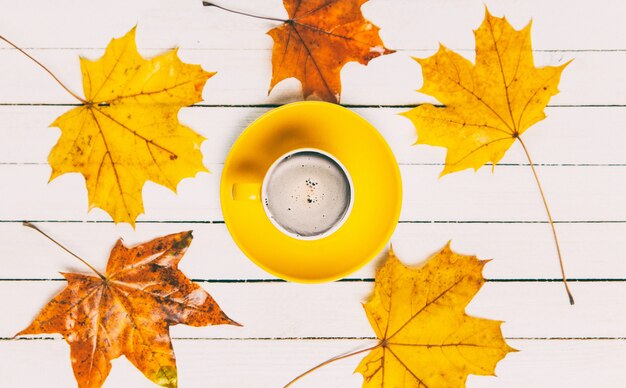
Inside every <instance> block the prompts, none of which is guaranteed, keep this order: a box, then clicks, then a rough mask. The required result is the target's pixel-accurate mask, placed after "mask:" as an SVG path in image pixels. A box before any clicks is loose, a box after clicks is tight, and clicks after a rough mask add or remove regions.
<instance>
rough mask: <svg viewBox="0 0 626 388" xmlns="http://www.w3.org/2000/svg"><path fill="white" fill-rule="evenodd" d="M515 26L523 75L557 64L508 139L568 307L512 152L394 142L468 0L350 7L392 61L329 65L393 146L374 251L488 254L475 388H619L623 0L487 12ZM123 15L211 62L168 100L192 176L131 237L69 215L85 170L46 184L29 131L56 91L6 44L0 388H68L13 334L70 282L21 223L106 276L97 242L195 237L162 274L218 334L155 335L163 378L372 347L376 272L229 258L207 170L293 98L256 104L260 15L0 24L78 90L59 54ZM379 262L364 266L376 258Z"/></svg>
mask: <svg viewBox="0 0 626 388" xmlns="http://www.w3.org/2000/svg"><path fill="white" fill-rule="evenodd" d="M486 3H487V6H488V7H489V9H490V11H491V12H492V13H493V14H495V15H497V16H502V15H506V16H507V18H508V19H509V20H510V21H511V22H512V23H513V25H514V26H516V27H517V28H521V27H522V26H523V25H525V24H526V23H527V22H528V21H529V20H530V19H531V18H533V30H532V37H533V44H534V48H535V49H536V54H535V55H536V62H537V63H538V64H539V65H542V64H543V65H548V64H550V65H556V64H560V63H563V62H564V61H566V60H568V59H570V58H574V59H575V60H574V62H573V63H572V64H571V65H570V66H569V67H568V68H567V69H566V70H565V72H564V73H563V77H562V82H561V85H560V90H561V93H560V94H559V95H557V96H556V97H554V98H553V99H552V101H551V102H550V106H549V107H548V108H547V109H546V112H547V115H548V118H547V119H546V120H544V121H542V122H540V123H538V124H537V125H535V126H534V127H533V128H531V129H530V130H529V131H528V132H527V133H526V134H525V135H524V136H525V139H526V144H527V146H528V147H529V150H530V152H531V153H532V155H533V156H534V159H535V161H536V162H537V163H538V164H539V165H540V166H539V167H538V173H539V174H540V178H541V179H542V181H543V184H544V189H545V191H546V195H547V196H548V200H549V202H550V204H551V207H552V211H553V215H554V216H555V218H556V219H557V220H558V225H557V228H558V229H557V230H558V232H559V234H560V238H561V244H562V249H563V254H564V258H565V261H566V263H565V264H566V269H567V273H568V275H569V277H570V278H572V280H571V287H572V291H573V293H574V296H575V297H576V305H575V306H573V307H570V306H569V304H568V303H567V299H566V296H565V293H564V290H563V286H562V284H561V283H560V282H559V281H558V279H559V276H560V272H559V268H558V264H557V259H556V252H555V248H554V244H553V241H552V236H551V234H550V229H549V225H548V224H547V223H546V215H545V212H544V209H543V206H542V203H541V199H540V197H539V194H538V192H537V188H536V186H535V183H534V181H533V177H532V174H531V170H530V168H529V167H528V165H527V163H526V162H525V158H524V155H523V152H522V150H521V148H520V147H519V145H518V144H516V145H514V146H513V148H512V149H511V150H510V151H509V153H508V154H507V155H506V156H505V158H504V159H503V160H502V162H501V164H500V165H498V166H497V167H496V169H495V173H493V174H492V172H491V168H490V167H485V168H483V169H481V170H480V171H479V172H478V173H474V172H471V171H466V172H461V173H456V174H452V175H449V176H446V177H444V178H442V179H438V174H439V172H440V170H441V169H442V166H441V163H442V161H443V159H444V150H443V149H438V148H432V147H425V146H419V147H412V146H411V144H412V143H413V141H414V140H415V139H414V136H415V135H414V130H413V128H412V126H411V123H410V122H409V121H408V120H407V119H405V118H403V117H400V116H398V115H397V113H398V112H401V111H404V110H407V109H408V107H409V106H412V105H416V104H418V103H422V102H433V100H432V99H431V98H430V97H428V96H424V95H420V94H419V93H416V92H414V90H415V89H417V88H419V86H420V85H421V70H420V68H419V66H418V65H417V64H416V63H415V62H414V61H413V60H412V59H410V56H418V57H425V56H428V55H430V54H431V53H433V52H434V50H435V49H436V48H437V44H438V42H443V43H444V44H445V45H446V46H448V47H450V48H452V49H455V50H459V51H461V52H462V53H463V55H465V56H467V57H468V58H473V48H474V41H473V34H472V29H475V28H477V27H478V25H479V24H480V22H481V21H482V18H483V15H484V7H483V1H482V0H475V1H474V0H472V1H467V0H463V1H459V0H448V1H434V0H429V1H425V0H424V1H417V0H372V1H370V2H369V3H367V4H366V5H365V6H364V7H363V11H364V14H365V16H366V17H367V18H369V19H370V20H372V21H373V22H374V23H376V24H377V25H379V26H380V27H381V28H382V30H381V36H382V38H383V40H384V42H385V43H386V45H387V46H388V47H390V48H394V49H397V50H398V52H397V53H396V54H394V55H390V56H386V57H382V58H378V59H375V60H373V61H372V62H371V63H370V65H369V66H368V67H364V66H361V65H358V64H355V63H351V64H348V65H347V66H346V67H345V68H344V69H343V72H342V81H343V96H342V97H343V98H342V103H343V104H344V105H347V106H348V107H349V108H351V109H353V110H354V111H355V112H357V113H359V114H361V115H362V116H364V117H365V118H367V119H368V120H370V121H371V122H372V123H373V124H374V125H375V126H376V127H377V128H378V129H379V130H380V131H381V133H382V134H383V135H384V136H385V138H386V139H387V141H388V142H389V144H390V146H391V147H392V149H393V150H394V152H395V154H396V157H397V159H398V162H399V163H400V164H401V166H400V167H401V171H402V175H403V180H404V204H403V210H402V215H401V221H400V224H399V225H398V228H397V230H396V233H395V235H394V236H393V239H392V242H393V245H394V249H395V251H396V253H397V254H398V256H400V257H401V258H402V259H403V260H404V261H405V262H409V263H419V262H420V261H422V260H424V259H425V258H426V257H427V256H428V255H429V254H431V253H433V252H434V251H436V250H438V249H439V248H441V247H442V246H443V245H444V244H445V242H447V241H448V240H450V239H451V240H452V241H453V243H452V246H453V249H455V250H456V251H459V252H461V253H466V254H476V255H478V256H479V257H481V258H494V260H493V261H492V262H491V263H490V264H489V265H488V266H487V267H486V270H485V276H486V277H487V278H489V279H490V281H489V282H488V283H487V284H486V285H485V286H484V288H483V290H482V291H481V292H480V293H479V294H478V295H477V297H476V298H475V300H474V301H473V302H472V303H471V304H470V306H469V309H468V311H469V312H470V313H471V314H475V315H480V316H484V317H488V318H493V319H501V320H504V321H506V323H505V324H504V325H503V332H504V335H505V336H506V337H507V338H508V341H509V343H510V344H511V345H512V346H514V347H515V348H518V349H520V350H521V352H519V353H514V354H510V355H509V356H507V357H506V359H505V360H504V361H502V362H501V363H500V364H499V365H498V368H497V374H498V376H499V377H498V378H493V377H475V376H472V377H470V378H469V381H468V385H469V386H472V387H490V386H501V387H528V386H533V387H557V386H562V387H566V386H567V387H589V386H596V387H621V386H624V385H625V384H626V341H625V338H624V337H626V251H625V249H624V245H623V241H624V236H626V204H625V199H626V131H624V127H625V126H626V88H625V87H624V86H625V85H626V82H625V81H626V71H625V70H624V69H626V23H624V17H626V8H625V7H624V6H623V5H622V4H623V3H622V2H621V1H617V0H615V1H609V0H604V1H597V2H590V1H582V0H576V1H572V0H567V1H566V0H554V1H545V0H528V1H516V0H507V1H495V0H494V1H489V0H487V1H486ZM221 4H223V5H226V6H230V7H234V8H237V9H241V10H244V11H249V12H253V13H258V14H263V15H269V16H275V17H276V16H277V17H284V16H286V15H285V11H284V10H283V8H282V4H281V2H280V0H257V1H253V0H249V1H235V0H222V2H221ZM136 23H137V24H138V26H139V28H138V33H137V38H138V47H139V48H140V52H141V53H142V54H143V55H146V56H149V55H153V54H155V53H159V52H162V51H163V50H165V49H168V48H171V47H173V46H180V48H181V49H180V56H181V57H182V59H183V60H184V61H186V62H190V63H200V64H202V66H203V67H204V68H205V69H206V70H208V71H217V72H218V74H217V75H216V76H215V77H213V78H211V79H210V80H209V81H208V83H207V86H206V88H205V90H204V99H205V101H204V102H203V103H201V104H198V106H196V107H193V108H186V109H183V110H182V111H181V113H180V119H181V121H182V122H184V123H186V124H188V125H189V126H191V127H192V128H194V129H195V130H196V131H198V132H199V133H201V134H202V135H204V136H205V137H207V138H208V140H207V141H206V142H205V143H204V145H203V152H204V155H205V159H204V161H205V164H206V165H207V167H209V169H210V170H211V171H212V172H213V173H212V174H200V175H199V176H198V177H197V178H196V179H187V180H185V181H183V182H182V183H181V185H180V186H179V188H180V190H179V194H178V195H175V194H173V193H172V192H170V191H168V190H167V189H164V188H162V187H160V186H157V185H155V184H151V183H149V184H147V185H146V187H145V189H144V198H145V208H146V214H145V215H142V216H141V217H140V218H139V223H138V225H137V229H136V230H132V229H131V228H130V227H129V226H128V225H126V224H122V225H118V226H116V225H114V224H113V223H112V222H111V221H110V219H109V217H108V215H106V214H105V213H104V212H102V211H100V210H98V209H96V210H94V211H92V212H90V213H87V194H86V191H85V187H84V181H83V178H82V177H81V176H79V175H77V174H72V175H65V176H62V177H61V178H59V179H57V180H55V181H54V182H52V183H51V184H48V183H47V181H48V177H49V174H50V168H49V166H48V165H47V163H46V159H47V156H48V152H49V150H50V149H51V147H52V146H53V144H54V143H55V142H56V140H57V138H58V136H59V133H60V132H59V130H58V129H56V128H48V125H49V124H50V123H51V122H52V121H53V120H54V119H55V118H56V117H57V116H58V115H60V114H61V113H63V112H65V111H66V110H68V109H70V108H71V107H70V105H72V104H74V102H75V101H74V100H73V99H72V98H71V97H70V96H69V95H68V94H67V93H66V92H65V91H63V90H62V89H61V88H59V87H58V85H56V84H55V83H54V82H53V80H52V79H51V78H50V77H49V76H48V75H47V74H45V73H44V72H43V71H41V70H40V69H39V68H37V67H36V66H35V65H34V64H32V63H31V62H29V61H28V60H26V58H24V57H23V56H22V55H21V54H19V53H18V52H17V51H16V50H13V49H10V48H8V46H6V45H4V44H2V45H0V69H1V71H0V187H1V190H0V244H1V246H2V254H1V255H0V260H1V263H0V278H1V279H0V337H1V338H0V360H2V361H1V362H0V376H2V377H1V378H0V386H6V387H39V386H42V387H43V386H46V387H57V386H58V387H66V386H73V385H74V384H75V383H74V378H73V375H72V370H71V367H70V360H69V348H68V346H67V345H66V344H65V342H64V341H63V340H62V339H61V338H60V337H59V336H41V337H38V338H35V339H28V340H22V339H20V340H14V339H12V338H11V337H12V336H13V335H14V334H15V333H16V332H17V331H19V330H20V329H22V328H24V327H25V326H26V325H27V324H28V323H30V321H31V320H32V318H33V317H34V316H35V314H36V313H37V312H38V311H39V309H40V308H41V307H42V306H43V305H44V304H45V303H46V302H47V300H48V299H49V298H50V297H52V296H53V295H55V294H56V293H57V292H58V291H59V290H61V289H62V288H63V287H64V285H65V283H64V281H62V280H61V276H60V275H59V273H58V272H59V271H84V270H85V269H84V268H83V267H82V266H81V265H80V263H78V262H77V261H75V260H74V259H73V258H72V257H70V256H68V255H67V254H66V253H64V252H63V251H61V250H60V249H58V248H57V247H55V246H53V245H52V244H50V243H49V242H48V241H46V240H45V239H44V238H42V237H41V236H39V235H37V234H36V233H35V232H33V231H32V230H30V229H27V228H24V227H23V226H21V221H22V220H32V221H36V222H37V223H38V225H39V226H40V227H41V228H43V229H44V230H46V231H47V232H49V233H51V234H53V235H54V236H56V237H57V238H58V239H59V240H60V241H61V242H63V243H64V244H65V245H66V246H67V247H69V248H70V249H72V250H74V251H75V252H77V253H78V254H79V255H81V256H82V257H85V258H87V259H88V260H89V261H90V262H91V263H93V264H94V265H95V266H97V267H99V268H104V265H105V263H106V259H107V257H108V252H109V249H110V248H111V247H112V244H113V243H114V241H115V240H116V238H118V237H120V236H122V237H123V238H124V239H125V241H126V243H127V244H133V243H138V242H142V241H146V240H149V239H151V238H153V237H157V236H160V235H163V234H166V233H171V232H177V231H182V230H188V229H193V230H194V236H195V238H194V241H193V243H192V245H191V248H190V250H189V251H188V253H187V255H186V257H185V258H184V259H183V261H182V263H181V267H182V269H183V271H184V272H185V273H186V274H187V275H188V276H189V277H190V278H193V279H195V280H196V281H198V282H199V284H201V285H202V286H203V287H205V288H206V289H207V290H208V291H209V292H210V293H211V294H212V295H213V296H214V297H215V298H216V299H217V300H218V302H219V303H220V305H221V306H222V307H223V308H224V310H225V311H226V312H227V313H228V314H229V316H231V317H232V318H233V319H235V320H237V321H238V322H241V323H242V324H244V325H245V327H243V328H237V327H206V328H191V327H185V326H177V327H173V328H172V330H171V331H172V336H173V337H174V338H175V339H174V348H175V351H176V356H177V359H178V368H179V376H180V386H181V387H205V386H213V387H272V386H275V387H277V386H281V385H284V384H285V383H286V382H287V381H289V380H290V379H291V378H293V377H295V376H296V375H298V374H299V373H301V372H302V371H304V370H306V369H308V368H309V367H311V366H313V365H315V364H317V363H319V362H321V361H323V360H325V359H327V358H330V357H332V356H334V355H337V354H341V353H343V352H347V351H350V350H356V349H359V348H362V347H366V346H368V345H370V344H371V343H372V342H373V339H372V338H373V331H372V330H371V328H370V327H369V325H368V322H367V319H366V317H365V315H364V313H363V311H362V307H361V304H360V302H361V301H362V300H364V298H365V297H366V296H367V295H369V293H370V291H371V289H372V277H373V269H374V267H375V265H376V263H377V262H378V261H375V262H374V263H372V264H371V265H368V266H367V267H365V268H364V269H362V270H360V271H358V272H357V273H354V274H353V275H351V276H350V277H349V279H346V281H339V282H334V283H327V284H321V285H300V284H292V283H285V282H280V281H277V280H276V279H274V278H273V277H272V276H270V275H268V274H267V273H265V272H263V271H262V270H261V269H259V268H257V267H256V266H255V265H254V264H252V263H251V262H250V261H248V259H246V257H245V256H244V255H243V254H242V253H241V252H240V251H239V250H238V248H237V246H236V245H235V244H234V242H233V241H232V240H231V238H230V236H229V234H228V232H227V230H226V226H225V225H224V223H223V218H222V214H221V211H220V207H219V199H218V188H219V178H220V171H221V168H222V163H223V161H224V159H225V156H226V154H227V152H228V150H229V148H230V146H231V145H232V143H233V142H234V141H235V139H236V138H237V136H238V135H239V134H240V133H241V131H242V130H243V129H244V128H246V126H247V125H248V124H249V123H250V122H251V121H253V120H254V119H255V118H257V117H258V116H259V115H261V114H262V113H264V112H266V111H268V110H269V109H271V108H273V107H275V106H277V105H280V104H283V103H287V102H291V101H296V100H298V99H300V89H299V88H300V86H299V83H298V82H297V81H295V80H290V81H286V82H283V83H281V84H280V85H279V86H278V87H277V88H276V89H275V90H274V92H273V93H272V94H271V95H270V96H267V89H268V85H269V81H270V74H271V69H270V54H271V46H272V40H271V38H270V37H269V36H267V35H265V31H266V30H268V29H269V28H271V27H272V26H273V25H274V24H273V23H272V22H266V21H262V20H256V19H250V18H245V17H242V16H237V15H233V14H228V13H225V12H222V11H220V10H218V9H214V8H211V9H204V8H203V7H202V5H201V1H200V0H193V1H191V0H188V1H177V2H174V1H169V0H141V1H139V0H135V1H126V0H109V1H98V2H96V1H78V0H59V1H54V2H53V1H28V2H27V1H15V0H10V1H9V0H0V34H3V35H5V36H6V37H8V38H9V39H12V40H13V41H14V42H15V43H17V44H18V45H20V46H21V47H24V48H27V49H28V51H29V52H30V53H31V54H32V55H34V56H35V57H36V58H38V59H40V60H41V61H42V62H44V63H45V64H46V65H47V66H49V68H50V69H51V70H52V71H53V72H54V73H56V74H57V75H58V76H59V78H61V79H62V80H63V81H64V82H65V83H67V84H68V85H69V86H70V87H71V89H73V90H74V91H77V92H79V93H80V92H81V78H80V71H79V67H78V56H79V55H82V56H86V57H90V58H96V57H99V56H100V55H101V54H102V53H103V48H104V47H105V46H106V44H107V43H108V41H109V39H111V38H112V37H119V36H122V35H123V34H124V33H125V32H127V31H128V30H129V29H130V28H131V27H132V26H133V25H135V24H136ZM381 257H382V256H381ZM358 362H359V358H358V357H356V358H351V359H346V360H343V361H340V362H337V363H335V364H333V365H330V366H328V367H326V368H323V369H321V370H320V371H319V372H316V373H314V374H312V375H310V376H308V377H307V378H305V379H303V380H302V382H301V383H300V384H299V386H300V387H320V386H324V387H327V386H332V387H357V386H360V384H361V381H362V380H361V377H360V375H353V374H352V371H353V370H354V368H355V366H356V365H357V363H358ZM106 386H108V387H130V386H132V387H150V386H152V384H151V383H150V382H149V381H148V380H146V379H145V378H144V377H143V376H142V375H141V374H140V372H139V371H137V370H136V369H134V367H132V366H131V364H130V363H129V362H128V361H126V360H125V359H118V360H116V361H114V362H113V370H112V373H111V375H110V376H109V378H108V380H107V384H106Z"/></svg>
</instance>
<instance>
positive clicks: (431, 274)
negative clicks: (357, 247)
mask: <svg viewBox="0 0 626 388" xmlns="http://www.w3.org/2000/svg"><path fill="white" fill-rule="evenodd" d="M485 263H486V261H480V260H478V259H476V257H475V256H463V255H459V254H456V253H454V252H452V251H451V250H450V247H449V245H448V246H446V247H445V248H443V250H441V251H440V252H439V253H437V254H435V255H433V256H432V257H431V258H430V259H429V260H428V261H427V262H426V264H425V265H424V266H422V267H421V268H417V269H411V268H408V267H406V266H405V265H403V264H402V263H401V262H400V261H399V260H398V258H397V257H396V256H395V255H394V254H393V252H390V253H389V257H388V258H387V261H386V262H385V264H384V265H383V267H381V268H380V269H379V270H378V271H377V273H376V279H375V286H374V293H373V295H372V296H371V298H370V300H369V301H368V302H367V303H366V304H364V308H365V312H366V314H367V317H368V319H369V321H370V324H371V325H372V327H373V329H374V331H375V332H376V336H377V337H378V338H379V340H380V342H379V344H378V346H376V347H374V348H373V349H372V351H371V352H370V353H369V354H368V355H367V356H366V357H365V358H364V359H363V360H362V361H361V363H360V364H359V366H358V367H357V369H356V371H357V372H359V373H361V374H362V375H363V377H364V383H363V386H364V387H407V388H408V387H416V388H417V387H464V386H465V381H466V379H467V376H468V375H469V374H475V375H494V372H495V367H496V364H497V363H498V362H499V361H500V360H501V359H502V358H504V357H505V356H506V354H507V353H509V352H512V351H515V350H514V349H513V348H511V347H509V346H508V345H507V344H506V342H505V341H504V338H503V337H502V333H501V331H500V325H501V323H502V322H500V321H494V320H489V319H482V318H475V317H471V316H469V315H467V314H466V313H465V307H466V306H467V304H468V303H469V302H470V301H471V300H472V298H473V297H474V295H475V294H476V293H477V292H478V290H479V289H480V288H481V287H482V285H483V283H484V282H485V280H484V279H483V277H482V269H483V266H484V265H485Z"/></svg>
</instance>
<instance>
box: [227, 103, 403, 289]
mask: <svg viewBox="0 0 626 388" xmlns="http://www.w3.org/2000/svg"><path fill="white" fill-rule="evenodd" d="M298 148H317V149H320V150H322V151H326V152H328V153H329V154H331V155H333V156H335V157H336V158H337V159H338V160H339V161H340V162H341V163H342V164H343V165H344V166H345V168H346V169H347V170H348V172H349V174H350V176H351V177H352V181H353V184H354V204H353V208H352V211H351V212H350V214H349V216H348V218H347V220H346V221H345V223H344V224H343V225H342V226H341V227H340V228H339V229H338V230H337V231H336V232H334V233H333V234H331V235H329V236H326V237H324V238H321V239H317V240H298V239H296V238H293V237H290V236H287V235H285V234H283V233H282V232H281V231H280V230H278V229H277V228H276V227H275V226H274V225H273V224H272V222H271V221H270V220H269V218H268V217H267V216H266V213H265V211H264V209H263V205H262V203H261V200H254V201H253V200H250V201H241V200H238V201H236V200H234V199H233V197H232V187H233V185H234V184H235V183H246V182H258V183H261V182H262V181H263V178H264V176H265V173H266V172H267V170H268V169H269V168H270V166H271V165H272V163H273V162H274V161H275V160H276V159H277V158H279V157H280V156H281V155H284V154H285V153H287V152H289V151H291V150H294V149H298ZM220 199H221V204H222V212H223V214H224V220H225V222H226V226H227V227H228V230H229V231H230V234H231V235H232V237H233V239H234V240H235V242H236V243H237V245H238V246H239V248H241V250H242V251H243V252H244V253H245V254H246V255H247V256H248V257H249V258H250V259H251V260H252V261H253V262H254V263H256V264H257V265H258V266H260V267H261V268H263V269H265V270H266V271H267V272H270V273H272V274H274V275H276V276H278V277H281V278H283V279H286V280H291V281H296V282H302V283H318V282H325V281H331V280H336V279H339V278H342V277H344V276H346V275H348V274H350V273H352V272H354V271H355V270H357V269H358V268H360V267H362V266H363V265H365V264H366V263H367V262H369V261H370V260H371V259H373V258H374V257H375V256H376V255H377V254H378V253H379V252H380V251H381V250H382V249H383V248H384V247H385V245H386V244H387V242H388V241H389V238H391V234H392V233H393V231H394V229H395V227H396V224H397V222H398V218H399V216H400V208H401V205H402V181H401V178H400V171H399V169H398V164H397V163H396V160H395V158H394V156H393V153H392V152H391V149H390V148H389V146H388V145H387V143H386V142H385V140H384V139H383V137H382V136H381V135H380V134H379V133H378V131H377V130H376V129H375V128H374V127H373V126H372V125H371V124H369V123H368V122H367V121H366V120H365V119H363V118H361V117H360V116H359V115H357V114H356V113H353V112H352V111H350V110H348V109H346V108H343V107H341V106H339V105H335V104H329V103H325V102H312V101H308V102H297V103H293V104H288V105H284V106H281V107H280V108H277V109H273V110H272V111H270V112H267V113H266V114H264V115H263V116H261V117H259V118H258V119H257V120H256V121H254V122H253V123H252V124H251V125H250V126H249V127H248V128H247V129H246V130H245V131H244V132H243V133H242V134H241V136H240V137H239V139H237V141H236V142H235V144H234V145H233V147H232V149H231V150H230V153H229V154H228V157H227V158H226V162H225V164H224V170H223V172H222V180H221V187H220Z"/></svg>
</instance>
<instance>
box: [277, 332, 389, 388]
mask: <svg viewBox="0 0 626 388" xmlns="http://www.w3.org/2000/svg"><path fill="white" fill-rule="evenodd" d="M379 346H381V343H378V344H376V345H375V346H371V347H369V348H365V349H361V350H357V351H356V352H352V353H348V354H344V355H342V356H337V357H333V358H330V359H328V360H326V361H324V362H322V363H320V364H318V365H316V366H314V367H313V368H311V369H309V370H308V371H306V372H304V373H302V374H301V375H299V376H298V377H296V378H295V379H293V380H291V381H290V382H288V383H287V385H285V386H284V388H288V387H290V386H291V385H292V384H293V383H295V382H296V381H298V380H300V379H301V378H303V377H304V376H306V375H308V374H309V373H311V372H314V371H316V370H318V369H319V368H321V367H323V366H326V365H328V364H330V363H332V362H335V361H339V360H343V359H344V358H348V357H352V356H356V355H357V354H361V353H365V352H369V351H370V350H373V349H376V348H377V347H379Z"/></svg>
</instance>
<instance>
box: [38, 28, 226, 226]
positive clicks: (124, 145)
mask: <svg viewBox="0 0 626 388" xmlns="http://www.w3.org/2000/svg"><path fill="white" fill-rule="evenodd" d="M80 64H81V70H82V75H83V89H84V93H85V99H82V98H80V97H77V98H79V99H80V100H81V101H82V102H83V104H82V105H81V106H79V107H77V108H74V109H72V110H70V111H69V112H66V113H65V114H63V115H61V116H60V117H59V118H57V119H56V120H55V121H54V123H52V125H51V126H54V127H59V128H60V129H61V137H60V138H59V141H58V142H57V144H56V145H55V146H54V148H53V149H52V151H51V152H50V155H49V157H48V162H49V163H50V166H51V167H52V175H51V177H50V180H53V179H54V178H56V177H58V176H59V175H62V174H65V173H68V172H78V173H81V174H82V175H83V176H84V177H85V182H86V185H87V192H88V197H89V209H92V208H94V207H99V208H101V209H103V210H105V211H106V212H108V213H109V214H110V215H111V217H112V218H113V220H114V221H115V222H116V223H117V222H128V223H130V224H132V225H134V223H135V220H136V218H137V216H138V215H139V214H141V213H143V210H144V209H143V200H142V189H143V186H144V184H145V182H146V181H148V180H150V181H153V182H156V183H158V184H160V185H163V186H165V187H168V188H170V189H171V190H173V191H176V186H177V185H178V182H180V180H181V179H183V178H187V177H192V176H195V175H196V173H198V172H201V171H207V172H208V170H207V169H206V167H204V165H203V164H202V153H201V151H200V145H201V144H202V142H203V141H204V140H205V139H204V137H202V136H200V135H199V134H197V133H195V132H194V131H192V130H191V129H190V128H188V127H186V126H184V125H182V124H181V123H180V122H179V121H178V117H177V115H178V111H179V110H180V108H181V107H183V106H187V105H191V104H194V103H196V102H198V101H202V89H203V88H204V84H205V83H206V81H207V79H209V78H210V77H211V76H213V75H214V74H215V73H209V72H206V71H204V70H202V68H201V67H200V66H199V65H189V64H185V63H183V62H182V61H181V60H180V59H179V58H178V55H177V49H174V50H171V51H168V52H166V53H164V54H162V55H159V56H157V57H155V58H152V59H150V60H145V59H144V58H142V57H141V56H140V55H139V53H138V52H137V46H136V43H135V28H133V29H132V30H130V31H129V32H128V33H127V34H126V35H125V36H124V37H122V38H119V39H113V40H111V42H110V43H109V45H108V46H107V48H106V51H105V53H104V56H103V57H102V58H100V59H99V60H97V61H90V60H88V59H85V58H81V59H80Z"/></svg>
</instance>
